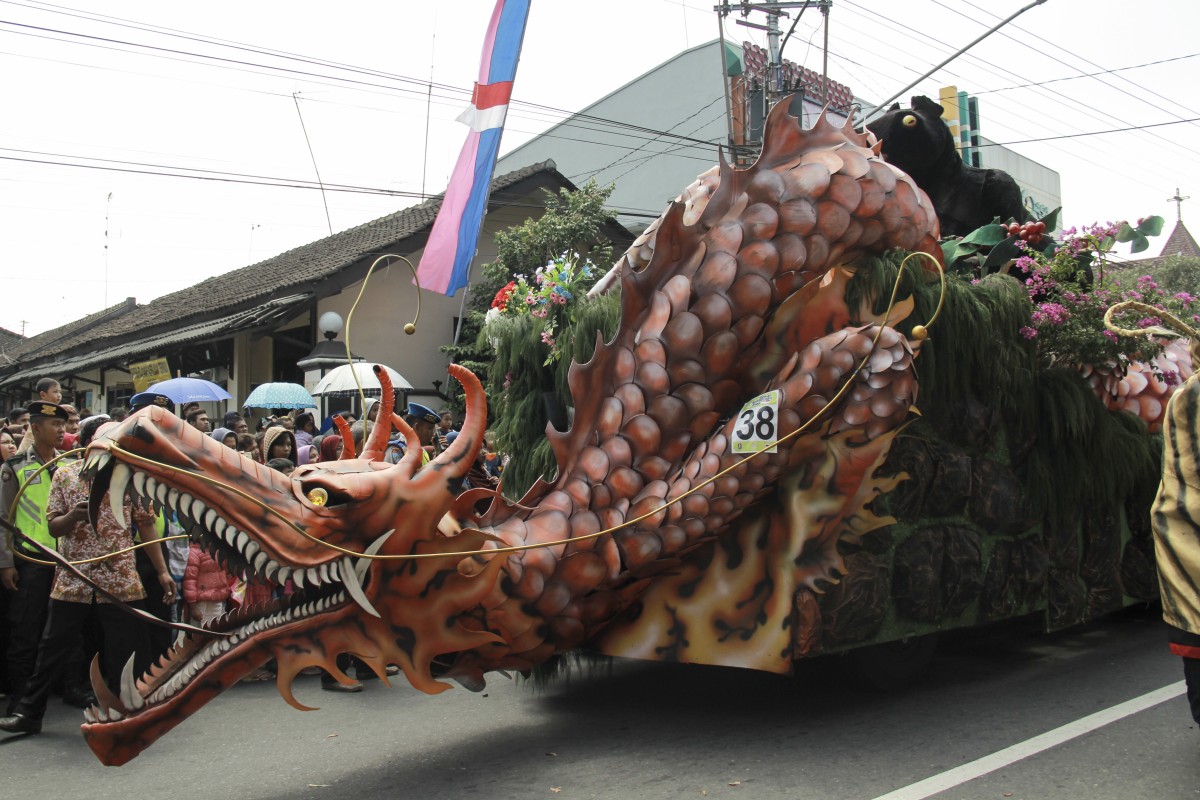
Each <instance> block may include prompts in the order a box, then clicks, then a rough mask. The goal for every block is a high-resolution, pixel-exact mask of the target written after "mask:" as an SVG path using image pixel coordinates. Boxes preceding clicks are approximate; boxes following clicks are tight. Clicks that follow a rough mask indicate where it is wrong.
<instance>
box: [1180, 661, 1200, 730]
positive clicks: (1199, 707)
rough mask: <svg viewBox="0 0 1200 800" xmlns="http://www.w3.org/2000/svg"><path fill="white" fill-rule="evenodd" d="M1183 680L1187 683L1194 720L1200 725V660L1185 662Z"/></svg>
mask: <svg viewBox="0 0 1200 800" xmlns="http://www.w3.org/2000/svg"><path fill="white" fill-rule="evenodd" d="M1183 678H1184V680H1186V681H1187V698H1188V704H1189V705H1191V707H1192V719H1194V720H1196V724H1197V725H1200V658H1185V659H1184V660H1183Z"/></svg>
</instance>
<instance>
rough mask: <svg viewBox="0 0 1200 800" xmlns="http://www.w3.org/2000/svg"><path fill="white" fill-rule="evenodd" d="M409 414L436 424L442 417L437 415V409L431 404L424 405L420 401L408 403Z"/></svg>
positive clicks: (414, 417)
mask: <svg viewBox="0 0 1200 800" xmlns="http://www.w3.org/2000/svg"><path fill="white" fill-rule="evenodd" d="M408 416H410V417H412V418H413V419H415V420H419V421H421V422H432V423H433V424H434V425H436V424H437V423H438V420H440V419H441V417H439V416H438V415H437V412H436V411H434V410H433V409H432V408H430V407H429V406H423V405H421V404H420V403H409V404H408Z"/></svg>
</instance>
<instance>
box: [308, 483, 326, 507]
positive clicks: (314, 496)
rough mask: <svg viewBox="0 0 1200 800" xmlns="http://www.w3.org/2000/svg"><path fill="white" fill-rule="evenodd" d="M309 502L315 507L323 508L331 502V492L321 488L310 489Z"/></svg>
mask: <svg viewBox="0 0 1200 800" xmlns="http://www.w3.org/2000/svg"><path fill="white" fill-rule="evenodd" d="M308 502H310V503H312V504H313V505H314V506H323V505H325V504H326V503H327V502H329V492H327V491H325V490H324V489H322V488H320V487H317V488H316V489H310V490H309V492H308Z"/></svg>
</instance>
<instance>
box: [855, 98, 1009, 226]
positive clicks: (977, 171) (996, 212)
mask: <svg viewBox="0 0 1200 800" xmlns="http://www.w3.org/2000/svg"><path fill="white" fill-rule="evenodd" d="M911 105H912V107H911V108H908V109H903V108H900V105H899V104H898V103H893V104H892V107H891V108H889V109H888V110H887V113H885V114H884V115H883V116H882V117H880V118H879V119H877V120H875V121H874V122H871V123H869V124H868V125H867V128H868V129H869V130H870V131H871V133H873V134H875V136H876V137H877V138H878V139H879V140H880V142H882V143H883V157H884V158H886V159H887V160H888V161H889V162H890V163H892V164H895V165H896V166H897V167H899V168H900V169H902V170H904V171H905V172H907V173H908V174H909V175H911V176H912V178H913V180H915V181H916V182H917V185H918V186H920V187H921V188H922V189H924V190H925V194H927V195H929V198H930V199H931V200H932V201H933V206H934V208H935V209H937V214H938V219H939V221H940V222H941V224H942V235H943V236H965V235H966V234H968V233H970V232H971V231H973V230H975V229H976V228H978V227H979V226H981V225H986V224H988V223H989V222H991V221H992V220H993V219H995V218H996V217H999V218H1000V221H1001V222H1007V221H1008V220H1009V219H1010V218H1012V219H1015V220H1016V221H1017V222H1025V221H1026V220H1028V219H1029V213H1028V212H1027V211H1026V210H1025V206H1024V205H1023V204H1022V203H1021V189H1020V187H1019V186H1017V182H1016V181H1014V180H1013V179H1012V176H1011V175H1009V174H1008V173H1007V172H1004V171H1002V170H998V169H981V168H979V167H971V166H968V165H966V164H964V163H963V160H962V156H960V155H959V153H958V150H957V148H955V146H954V137H953V136H952V135H951V133H950V129H949V128H948V127H946V123H945V122H944V121H943V120H942V113H943V109H942V106H941V105H939V104H938V103H935V102H934V101H932V100H930V99H929V98H928V97H924V96H921V97H914V98H912V103H911Z"/></svg>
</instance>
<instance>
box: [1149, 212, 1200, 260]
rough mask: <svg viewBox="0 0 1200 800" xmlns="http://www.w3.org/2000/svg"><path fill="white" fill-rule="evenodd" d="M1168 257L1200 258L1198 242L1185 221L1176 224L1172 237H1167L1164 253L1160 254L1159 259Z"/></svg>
mask: <svg viewBox="0 0 1200 800" xmlns="http://www.w3.org/2000/svg"><path fill="white" fill-rule="evenodd" d="M1166 256H1185V257H1187V258H1200V246H1198V245H1197V244H1196V240H1195V239H1193V238H1192V234H1191V233H1190V232H1189V231H1188V229H1187V227H1186V226H1184V224H1183V220H1179V221H1178V222H1176V223H1175V230H1173V231H1171V235H1170V236H1168V237H1167V242H1166V244H1164V245H1163V249H1162V252H1161V253H1159V254H1158V257H1159V258H1165V257H1166Z"/></svg>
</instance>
